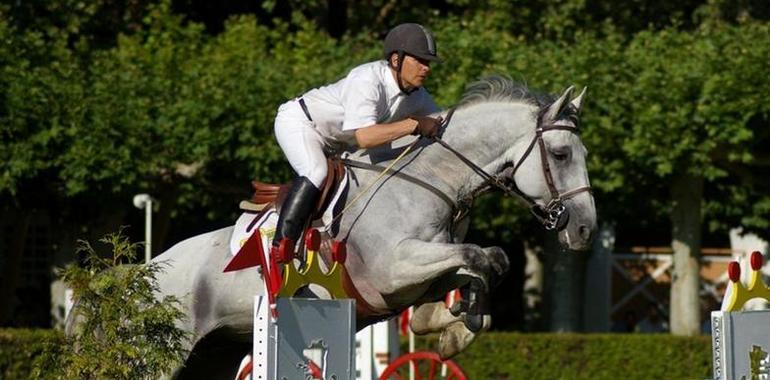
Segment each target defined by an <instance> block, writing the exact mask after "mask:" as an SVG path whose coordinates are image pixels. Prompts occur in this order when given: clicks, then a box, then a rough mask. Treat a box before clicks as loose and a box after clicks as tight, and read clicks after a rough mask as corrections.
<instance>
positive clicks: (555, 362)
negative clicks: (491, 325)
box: [417, 333, 712, 380]
mask: <svg viewBox="0 0 770 380" xmlns="http://www.w3.org/2000/svg"><path fill="white" fill-rule="evenodd" d="M436 341H437V339H436V338H435V337H433V338H429V339H423V338H421V339H419V340H418V341H417V348H418V350H419V349H426V350H433V349H434V347H435V344H436ZM711 355H712V353H711V339H710V337H706V336H698V337H689V338H685V337H676V336H671V335H662V334H613V335H606V334H605V335H600V334H587V335H576V334H519V333H485V334H482V335H480V336H479V337H478V339H476V341H474V342H473V344H472V345H471V346H470V347H468V349H467V350H466V351H464V352H463V353H461V354H460V355H458V356H457V357H456V358H454V359H453V360H455V361H456V362H457V363H458V364H459V365H460V367H462V369H463V371H464V372H465V374H466V375H467V377H468V378H469V379H499V380H503V379H533V380H534V379H548V380H551V379H620V378H622V379H628V380H634V379H639V380H649V379H682V380H684V379H688V380H689V379H706V378H710V377H711V370H712V368H711Z"/></svg>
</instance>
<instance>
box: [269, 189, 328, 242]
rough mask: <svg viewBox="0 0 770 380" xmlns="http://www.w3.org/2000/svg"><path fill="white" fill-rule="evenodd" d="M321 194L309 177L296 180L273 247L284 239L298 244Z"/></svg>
mask: <svg viewBox="0 0 770 380" xmlns="http://www.w3.org/2000/svg"><path fill="white" fill-rule="evenodd" d="M320 193H321V191H320V190H319V189H318V188H317V187H316V186H315V185H314V184H313V183H312V182H310V180H309V179H307V177H297V178H295V179H294V182H293V183H292V185H291V191H289V195H288V196H287V197H286V200H285V201H284V202H283V206H282V207H281V214H280V216H279V217H278V224H277V225H276V229H275V236H274V237H273V246H278V244H280V242H281V239H283V238H284V237H286V238H289V240H291V241H292V242H296V241H297V239H299V237H300V236H302V231H303V230H304V229H305V224H307V221H308V218H310V213H312V212H313V209H314V208H315V207H314V206H315V204H316V202H317V201H318V196H319V194H320Z"/></svg>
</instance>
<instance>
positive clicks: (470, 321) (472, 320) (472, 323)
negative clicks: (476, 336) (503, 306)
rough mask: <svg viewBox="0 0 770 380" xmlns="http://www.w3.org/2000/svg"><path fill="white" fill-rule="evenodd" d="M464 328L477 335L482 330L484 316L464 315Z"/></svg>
mask: <svg viewBox="0 0 770 380" xmlns="http://www.w3.org/2000/svg"><path fill="white" fill-rule="evenodd" d="M464 322H465V327H467V328H468V330H470V331H471V332H474V333H477V332H479V331H481V329H482V328H484V316H483V315H480V314H466V315H465V321H464Z"/></svg>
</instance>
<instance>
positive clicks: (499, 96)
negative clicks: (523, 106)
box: [457, 75, 554, 108]
mask: <svg viewBox="0 0 770 380" xmlns="http://www.w3.org/2000/svg"><path fill="white" fill-rule="evenodd" d="M553 100H554V99H553V97H552V96H551V95H548V94H543V93H539V92H535V91H533V90H530V89H529V88H528V87H527V86H526V85H525V84H522V83H517V82H514V81H513V80H512V79H510V78H507V77H504V76H502V75H489V76H486V77H483V78H481V79H479V80H477V81H475V82H472V83H471V84H469V85H468V86H466V87H465V93H463V96H462V98H461V99H460V102H458V103H457V107H458V108H461V107H466V106H469V105H472V104H477V103H483V102H490V101H510V102H525V103H528V104H531V105H534V106H537V107H538V108H543V107H544V106H545V105H548V104H551V102H553Z"/></svg>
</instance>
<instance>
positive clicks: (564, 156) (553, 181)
mask: <svg viewBox="0 0 770 380" xmlns="http://www.w3.org/2000/svg"><path fill="white" fill-rule="evenodd" d="M572 92H573V87H570V88H568V89H567V90H566V91H564V93H563V94H562V95H561V96H560V97H559V98H558V99H557V100H556V101H554V102H552V103H550V104H548V105H547V106H545V107H542V108H541V109H540V112H539V114H538V116H537V124H536V128H535V130H534V131H533V134H532V137H531V139H529V140H528V144H526V145H525V144H521V145H519V146H518V147H517V148H516V152H515V156H516V157H517V158H516V161H514V163H515V164H514V165H513V167H512V168H511V169H513V170H509V175H510V178H509V179H511V180H512V181H513V182H514V183H515V184H516V187H518V189H519V191H520V193H523V194H522V195H523V196H524V198H529V201H530V203H534V205H533V210H532V211H533V214H534V215H535V216H536V217H537V218H538V219H539V220H540V221H541V222H542V223H543V224H544V225H545V227H546V228H547V229H549V230H556V231H558V232H559V240H560V241H561V243H562V244H565V245H566V246H567V247H569V248H570V249H574V250H584V249H587V248H588V247H589V245H590V244H591V241H592V239H593V235H594V231H595V229H596V209H595V207H594V199H593V196H592V195H591V191H590V183H589V180H588V171H587V170H586V154H587V151H586V148H585V146H583V143H582V141H581V140H580V136H579V134H578V132H579V130H578V126H579V125H578V115H579V112H580V108H581V107H582V104H583V99H584V96H585V89H583V91H582V92H581V93H580V95H578V96H577V97H576V98H574V99H572V100H571V101H570V98H571V96H572Z"/></svg>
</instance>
